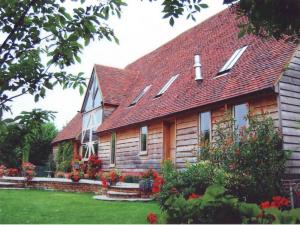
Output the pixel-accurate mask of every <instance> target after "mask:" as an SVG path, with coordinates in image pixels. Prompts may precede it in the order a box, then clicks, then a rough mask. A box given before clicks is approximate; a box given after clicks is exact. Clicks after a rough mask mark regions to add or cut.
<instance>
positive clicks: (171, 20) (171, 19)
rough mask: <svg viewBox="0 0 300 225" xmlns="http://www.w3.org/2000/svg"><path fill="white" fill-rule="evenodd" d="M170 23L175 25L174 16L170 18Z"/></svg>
mask: <svg viewBox="0 0 300 225" xmlns="http://www.w3.org/2000/svg"><path fill="white" fill-rule="evenodd" d="M169 24H170V25H171V26H173V25H174V18H173V17H171V18H170V20H169Z"/></svg>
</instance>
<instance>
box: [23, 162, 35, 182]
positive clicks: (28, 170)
mask: <svg viewBox="0 0 300 225" xmlns="http://www.w3.org/2000/svg"><path fill="white" fill-rule="evenodd" d="M22 170H23V173H24V176H25V178H26V180H27V181H31V180H32V178H33V177H34V176H35V175H36V173H35V165H33V164H32V163H30V162H26V163H23V164H22Z"/></svg>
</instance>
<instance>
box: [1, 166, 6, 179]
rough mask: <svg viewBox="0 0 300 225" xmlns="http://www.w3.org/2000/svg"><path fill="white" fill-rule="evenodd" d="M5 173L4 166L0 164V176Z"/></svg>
mask: <svg viewBox="0 0 300 225" xmlns="http://www.w3.org/2000/svg"><path fill="white" fill-rule="evenodd" d="M4 175H6V167H5V166H4V165H1V166H0V177H3V176H4Z"/></svg>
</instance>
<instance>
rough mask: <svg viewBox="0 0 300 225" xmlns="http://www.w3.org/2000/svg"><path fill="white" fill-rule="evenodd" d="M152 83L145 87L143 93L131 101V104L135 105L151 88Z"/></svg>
mask: <svg viewBox="0 0 300 225" xmlns="http://www.w3.org/2000/svg"><path fill="white" fill-rule="evenodd" d="M150 87H151V85H148V86H147V87H145V88H144V89H143V90H142V91H141V93H140V94H139V95H138V96H137V97H136V98H135V99H134V100H133V101H132V102H131V103H130V105H129V106H133V105H135V104H136V103H137V102H138V101H139V100H140V99H141V98H142V97H143V96H144V95H145V94H146V92H147V91H148V90H149V89H150Z"/></svg>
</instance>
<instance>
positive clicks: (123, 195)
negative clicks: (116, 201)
mask: <svg viewBox="0 0 300 225" xmlns="http://www.w3.org/2000/svg"><path fill="white" fill-rule="evenodd" d="M107 196H108V197H113V198H139V197H140V193H132V192H119V191H111V190H109V191H107Z"/></svg>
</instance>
